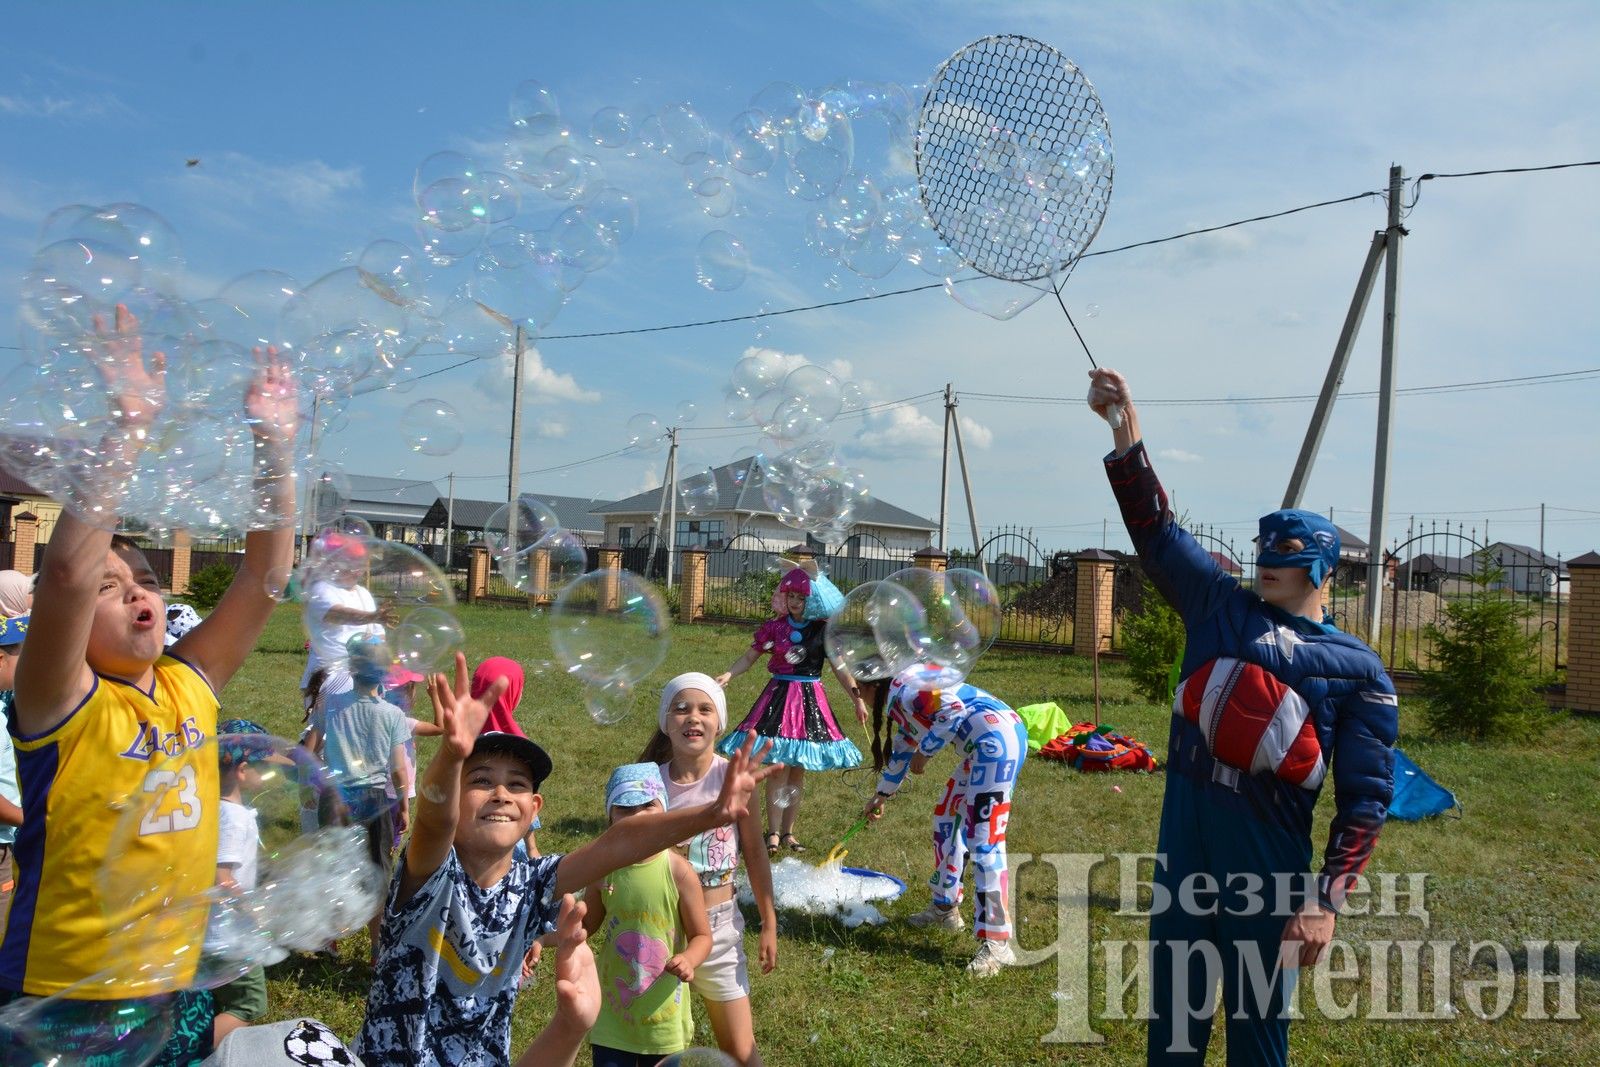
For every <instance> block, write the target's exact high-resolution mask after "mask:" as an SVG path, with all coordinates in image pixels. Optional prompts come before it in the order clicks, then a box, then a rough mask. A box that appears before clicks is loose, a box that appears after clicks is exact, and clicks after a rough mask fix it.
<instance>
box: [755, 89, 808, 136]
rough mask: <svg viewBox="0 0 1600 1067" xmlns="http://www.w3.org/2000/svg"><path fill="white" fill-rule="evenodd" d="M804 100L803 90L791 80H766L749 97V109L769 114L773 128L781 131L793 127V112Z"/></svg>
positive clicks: (797, 109)
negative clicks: (766, 81) (754, 93)
mask: <svg viewBox="0 0 1600 1067" xmlns="http://www.w3.org/2000/svg"><path fill="white" fill-rule="evenodd" d="M805 102H806V93H805V90H804V89H802V88H800V87H799V86H798V85H795V84H794V83H793V82H784V81H775V82H768V83H767V84H766V85H765V86H763V87H762V89H761V91H760V92H758V93H756V95H755V96H752V97H751V98H750V110H752V111H758V112H760V113H762V114H763V115H767V116H769V120H770V121H771V122H772V123H773V127H774V129H776V130H778V131H779V132H782V131H783V130H786V129H791V128H793V126H794V116H795V113H796V112H798V111H799V110H800V105H801V104H804V103H805Z"/></svg>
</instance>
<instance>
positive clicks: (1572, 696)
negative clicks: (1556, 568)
mask: <svg viewBox="0 0 1600 1067" xmlns="http://www.w3.org/2000/svg"><path fill="white" fill-rule="evenodd" d="M1567 571H1568V573H1570V574H1571V575H1572V596H1571V599H1570V600H1569V601H1568V603H1569V604H1570V605H1571V606H1572V614H1571V615H1570V616H1569V618H1570V619H1571V622H1570V623H1569V624H1568V629H1567V698H1566V706H1567V708H1568V710H1570V711H1587V712H1600V552H1585V553H1584V554H1583V555H1581V556H1579V557H1578V558H1577V559H1573V560H1568V561H1567Z"/></svg>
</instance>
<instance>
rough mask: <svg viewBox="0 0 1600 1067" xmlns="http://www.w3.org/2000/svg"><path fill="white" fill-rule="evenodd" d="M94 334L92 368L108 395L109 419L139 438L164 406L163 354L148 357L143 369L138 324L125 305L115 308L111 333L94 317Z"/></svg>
mask: <svg viewBox="0 0 1600 1067" xmlns="http://www.w3.org/2000/svg"><path fill="white" fill-rule="evenodd" d="M94 332H95V336H96V338H97V340H98V342H99V343H98V353H97V355H98V358H97V359H96V360H95V366H96V367H97V368H98V369H99V371H100V377H101V380H102V381H104V382H105V386H106V391H107V392H108V393H109V394H110V395H111V405H112V415H113V416H114V417H115V418H116V420H117V425H118V426H119V427H121V428H122V429H124V430H129V431H132V432H134V433H135V434H136V435H142V434H143V431H145V430H147V429H148V428H149V427H150V425H151V424H152V423H154V422H155V420H156V416H157V415H160V414H161V409H162V408H163V407H165V406H166V402H167V357H166V354H165V353H162V352H152V353H150V360H149V364H148V366H147V365H146V362H145V358H144V342H143V340H142V339H141V338H140V336H139V320H138V319H137V318H135V317H134V314H133V312H131V311H129V310H128V306H127V305H126V304H118V305H117V310H116V317H115V327H114V329H111V330H108V329H106V320H105V318H104V317H102V316H100V315H96V316H94Z"/></svg>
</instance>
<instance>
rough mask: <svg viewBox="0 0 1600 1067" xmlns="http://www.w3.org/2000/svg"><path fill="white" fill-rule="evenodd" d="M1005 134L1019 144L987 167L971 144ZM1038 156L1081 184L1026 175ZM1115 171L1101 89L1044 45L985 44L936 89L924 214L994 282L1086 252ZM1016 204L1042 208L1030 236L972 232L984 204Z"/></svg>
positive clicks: (926, 123) (923, 158)
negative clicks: (1065, 166) (1003, 160)
mask: <svg viewBox="0 0 1600 1067" xmlns="http://www.w3.org/2000/svg"><path fill="white" fill-rule="evenodd" d="M997 138H998V139H1000V141H1001V143H1002V144H1009V145H1011V146H1012V147H1013V148H1014V150H1015V152H1014V155H1013V157H1012V159H1011V161H1010V163H1009V164H1008V165H1004V166H1000V167H992V166H986V165H981V164H982V161H977V160H975V153H974V148H975V146H979V145H983V144H985V143H991V144H992V143H993V141H994V140H995V139H997ZM1030 160H1031V161H1034V162H1036V163H1037V162H1039V161H1048V160H1056V161H1060V160H1071V161H1072V162H1071V163H1070V164H1069V169H1070V170H1071V171H1072V173H1073V174H1074V175H1075V176H1076V179H1077V180H1075V181H1066V182H1064V183H1062V182H1055V181H1047V182H1040V181H1039V178H1040V177H1041V174H1040V173H1039V172H1037V171H1035V172H1034V173H1026V171H1027V170H1028V168H1027V166H1026V162H1027V161H1030ZM990 162H992V161H990ZM975 163H978V164H979V165H975ZM1057 169H1058V170H1059V168H1057ZM1112 169H1113V168H1112V159H1111V127H1110V124H1109V122H1108V121H1107V119H1106V114H1105V111H1104V109H1103V108H1102V107H1101V106H1100V98H1099V96H1098V95H1097V94H1096V92H1095V89H1094V86H1093V85H1092V84H1090V82H1089V79H1088V78H1087V77H1085V76H1084V74H1083V72H1082V71H1081V70H1079V69H1078V66H1077V64H1075V63H1073V62H1072V61H1071V60H1070V59H1068V58H1067V57H1066V56H1064V55H1062V54H1061V53H1060V52H1058V51H1057V50H1056V49H1054V48H1052V47H1050V46H1049V45H1047V44H1043V43H1042V42H1039V41H1036V40H1033V39H1032V38H1029V37H1022V36H1018V35H1015V34H997V35H992V36H989V37H984V38H981V39H979V40H977V41H974V42H973V43H972V44H969V45H967V46H966V47H965V48H963V49H961V50H960V51H958V52H956V53H955V54H954V55H952V56H951V57H950V58H949V59H947V60H945V61H944V63H943V64H941V65H940V67H939V69H938V71H936V72H935V74H934V76H933V79H932V80H931V81H930V82H929V83H928V89H927V93H926V95H925V96H924V98H923V102H922V110H921V114H920V115H919V117H918V121H917V139H916V170H917V186H918V189H919V191H920V193H921V197H922V203H923V207H924V208H925V209H926V210H927V213H928V218H929V220H930V221H931V222H932V223H933V227H934V229H935V230H936V231H937V232H938V234H939V236H940V237H941V238H942V239H943V240H944V242H945V243H946V244H947V245H949V246H950V248H951V249H953V250H954V251H955V252H956V253H957V254H958V255H959V256H960V257H961V258H962V260H963V261H964V262H965V263H966V264H967V265H969V266H971V267H973V268H975V269H976V270H979V271H981V272H982V273H984V274H987V275H989V276H990V277H993V278H1001V279H1004V280H1007V281H1033V280H1036V279H1039V278H1045V277H1048V276H1050V275H1052V274H1054V273H1055V272H1056V271H1058V270H1060V269H1061V268H1062V267H1064V266H1066V265H1068V264H1070V263H1072V262H1073V261H1074V260H1075V259H1077V257H1078V256H1080V255H1082V254H1083V252H1084V250H1085V249H1087V248H1088V247H1089V244H1090V242H1092V241H1093V240H1094V238H1095V235H1096V234H1097V233H1099V231H1100V224H1101V222H1102V221H1104V219H1105V213H1106V208H1107V207H1108V206H1109V204H1110V202H1111V186H1112ZM1019 172H1022V173H1019ZM1047 173H1048V172H1046V175H1047ZM1018 197H1023V198H1027V197H1032V198H1034V199H1035V201H1036V205H1037V207H1038V211H1037V213H1036V214H1035V215H1034V217H1033V218H1031V219H1030V225H1029V226H1028V227H1027V229H1026V232H1022V233H1019V232H1018V231H1017V230H1016V229H1015V228H1014V227H1011V226H1007V227H1003V228H1000V229H999V231H998V232H996V231H995V230H994V229H993V228H989V229H986V228H984V227H982V226H976V225H974V219H975V217H976V216H977V215H978V214H979V213H980V212H981V211H982V210H984V204H985V202H986V201H987V202H988V203H990V204H992V203H993V202H994V201H995V199H997V198H999V199H1002V200H1005V199H1015V198H1018Z"/></svg>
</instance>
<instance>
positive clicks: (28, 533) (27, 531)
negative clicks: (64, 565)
mask: <svg viewBox="0 0 1600 1067" xmlns="http://www.w3.org/2000/svg"><path fill="white" fill-rule="evenodd" d="M11 528H12V530H13V531H15V537H14V540H13V543H12V547H11V569H12V570H17V571H21V572H22V573H23V574H32V573H33V572H34V570H35V568H34V565H33V555H34V546H35V545H36V544H38V543H39V516H37V515H35V514H34V513H33V512H31V511H24V512H23V513H22V514H21V515H18V516H16V517H15V518H14V519H12V520H11Z"/></svg>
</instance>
